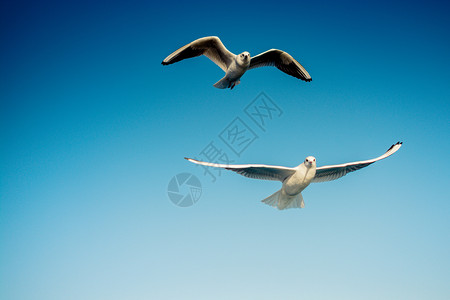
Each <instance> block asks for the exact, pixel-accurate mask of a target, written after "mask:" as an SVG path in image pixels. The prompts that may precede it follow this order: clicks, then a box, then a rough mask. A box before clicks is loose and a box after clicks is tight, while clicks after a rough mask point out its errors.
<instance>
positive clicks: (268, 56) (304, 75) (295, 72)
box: [249, 49, 312, 81]
mask: <svg viewBox="0 0 450 300" xmlns="http://www.w3.org/2000/svg"><path fill="white" fill-rule="evenodd" d="M265 66H275V67H277V68H278V69H279V70H281V71H283V72H284V73H286V74H288V75H291V76H294V77H296V78H298V79H301V80H304V81H311V80H312V79H311V76H310V75H309V73H308V72H307V71H306V70H305V68H304V67H303V66H302V65H301V64H300V63H299V62H298V61H296V60H295V59H294V58H293V57H292V56H290V55H289V54H288V53H287V52H284V51H281V50H277V49H271V50H268V51H266V52H263V53H261V54H258V55H256V56H255V57H252V59H251V60H250V66H249V69H254V68H259V67H265Z"/></svg>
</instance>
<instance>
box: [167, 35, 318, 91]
mask: <svg viewBox="0 0 450 300" xmlns="http://www.w3.org/2000/svg"><path fill="white" fill-rule="evenodd" d="M200 55H205V56H206V57H208V58H209V59H210V60H212V61H213V62H214V63H215V64H216V65H218V66H219V67H220V68H221V69H222V70H223V71H224V72H225V76H224V77H223V78H222V79H221V80H219V81H218V82H216V83H215V84H214V86H215V87H216V88H219V89H226V88H230V89H233V88H234V87H235V86H236V85H238V84H239V83H240V82H241V81H240V79H241V77H242V75H244V73H245V72H247V70H250V69H255V68H259V67H264V66H275V67H277V68H278V69H280V70H281V71H283V72H284V73H286V74H288V75H291V76H294V77H296V78H298V79H301V80H304V81H311V76H309V74H308V72H307V71H306V70H305V68H304V67H303V66H302V65H301V64H300V63H299V62H298V61H296V60H295V59H294V58H293V57H292V56H290V55H289V54H288V53H286V52H284V51H281V50H277V49H271V50H268V51H266V52H263V53H261V54H258V55H256V56H255V57H250V53H248V52H246V51H245V52H242V53H241V54H238V55H236V54H233V53H231V52H230V51H228V50H227V48H225V46H224V45H223V44H222V41H221V40H220V39H219V38H218V37H216V36H208V37H203V38H200V39H197V40H195V41H193V42H191V43H189V44H187V45H185V46H183V47H181V48H180V49H178V50H177V51H175V52H173V53H172V54H170V55H169V56H167V57H166V58H165V59H164V60H163V61H162V64H163V65H170V64H173V63H176V62H178V61H181V60H183V59H186V58H191V57H196V56H200Z"/></svg>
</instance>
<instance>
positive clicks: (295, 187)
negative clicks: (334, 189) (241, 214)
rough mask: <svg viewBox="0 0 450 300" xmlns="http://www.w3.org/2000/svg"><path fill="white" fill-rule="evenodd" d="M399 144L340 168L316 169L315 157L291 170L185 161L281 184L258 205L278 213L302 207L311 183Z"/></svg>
mask: <svg viewBox="0 0 450 300" xmlns="http://www.w3.org/2000/svg"><path fill="white" fill-rule="evenodd" d="M401 146H402V143H401V142H398V143H396V144H394V145H392V146H391V147H390V148H389V149H388V150H387V151H386V152H385V153H384V154H383V155H381V156H379V157H377V158H374V159H370V160H365V161H358V162H352V163H346V164H340V165H331V166H323V167H319V168H317V167H316V158H315V157H313V156H308V157H307V158H306V159H305V161H304V162H303V163H302V164H300V165H298V166H297V167H295V168H288V167H281V166H269V165H256V164H255V165H253V164H247V165H224V164H215V163H209V162H203V161H198V160H195V159H192V158H186V159H187V160H188V161H190V162H193V163H196V164H200V165H204V166H208V167H215V168H223V169H227V170H231V171H234V172H236V173H238V174H240V175H243V176H246V177H249V178H255V179H264V180H276V181H281V182H282V187H281V189H280V190H279V191H277V192H275V193H274V194H272V195H270V196H269V197H267V198H266V199H264V200H262V202H264V203H266V204H268V205H270V206H273V207H276V208H278V209H280V210H282V209H288V208H296V207H297V208H302V207H304V205H305V204H304V201H303V196H302V194H301V192H302V191H303V190H304V189H305V188H306V187H308V185H309V184H310V183H311V182H323V181H330V180H335V179H338V178H340V177H342V176H345V175H346V174H348V173H350V172H353V171H356V170H359V169H361V168H364V167H367V166H369V165H371V164H373V163H374V162H376V161H379V160H382V159H384V158H386V157H388V156H391V155H392V154H394V153H395V152H397V151H398V149H400V147H401Z"/></svg>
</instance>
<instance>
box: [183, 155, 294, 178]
mask: <svg viewBox="0 0 450 300" xmlns="http://www.w3.org/2000/svg"><path fill="white" fill-rule="evenodd" d="M185 159H187V160H188V161H190V162H193V163H194V164H199V165H203V166H207V167H215V168H223V169H227V170H231V171H233V172H236V173H238V174H241V175H242V176H246V177H249V178H255V179H263V180H278V181H281V182H283V181H284V180H285V179H286V178H287V177H289V176H291V175H292V174H294V173H295V169H294V168H287V167H279V166H266V165H223V164H214V163H208V162H203V161H199V160H195V159H192V158H187V157H185Z"/></svg>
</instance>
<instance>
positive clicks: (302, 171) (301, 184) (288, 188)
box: [281, 156, 316, 196]
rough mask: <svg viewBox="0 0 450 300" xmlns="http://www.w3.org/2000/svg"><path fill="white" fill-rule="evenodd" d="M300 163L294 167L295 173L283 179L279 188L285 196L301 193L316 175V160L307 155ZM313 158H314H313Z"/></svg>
mask: <svg viewBox="0 0 450 300" xmlns="http://www.w3.org/2000/svg"><path fill="white" fill-rule="evenodd" d="M307 159H308V160H305V161H304V162H303V163H302V164H301V165H299V166H297V167H296V168H295V173H294V174H292V175H291V176H289V177H288V178H286V179H285V180H284V181H283V186H282V188H281V190H282V191H283V193H285V194H286V195H287V196H295V195H297V194H299V193H301V192H302V191H303V190H304V189H305V188H306V187H307V186H308V185H309V184H310V183H311V181H312V180H313V178H314V176H315V175H316V160H315V158H314V157H312V156H309V157H308V158H307ZM313 159H314V160H313Z"/></svg>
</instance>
